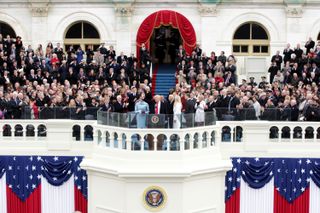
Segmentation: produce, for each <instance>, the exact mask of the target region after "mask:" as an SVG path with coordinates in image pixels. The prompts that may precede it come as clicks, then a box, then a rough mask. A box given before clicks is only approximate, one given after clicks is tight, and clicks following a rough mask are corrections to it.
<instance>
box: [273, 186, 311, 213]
mask: <svg viewBox="0 0 320 213" xmlns="http://www.w3.org/2000/svg"><path fill="white" fill-rule="evenodd" d="M309 196H310V194H309V187H307V189H306V191H304V192H303V193H302V195H300V196H299V197H298V198H297V199H296V200H294V201H293V202H292V203H289V202H288V201H286V199H285V198H284V197H283V196H282V195H281V194H280V193H279V192H278V191H277V190H276V189H274V204H273V205H274V211H273V212H274V213H308V212H309Z"/></svg>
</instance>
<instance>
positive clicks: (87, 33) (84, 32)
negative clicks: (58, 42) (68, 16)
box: [64, 21, 101, 51]
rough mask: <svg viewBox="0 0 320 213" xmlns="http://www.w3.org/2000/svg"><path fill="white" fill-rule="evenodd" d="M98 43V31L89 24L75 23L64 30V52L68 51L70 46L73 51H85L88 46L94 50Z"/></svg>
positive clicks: (83, 22) (84, 22)
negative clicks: (79, 48) (79, 49)
mask: <svg viewBox="0 0 320 213" xmlns="http://www.w3.org/2000/svg"><path fill="white" fill-rule="evenodd" d="M100 43H101V42H100V34H99V32H98V30H97V29H96V28H95V26H93V25H92V24H91V23H89V22H86V21H78V22H75V23H73V24H72V25H71V26H70V27H69V28H68V29H67V30H66V33H65V38H64V44H65V50H68V49H69V47H70V46H71V45H72V46H73V48H74V49H75V50H77V49H78V47H81V48H82V50H84V51H85V50H87V49H88V47H89V46H92V47H93V50H96V49H97V48H98V47H99V45H100Z"/></svg>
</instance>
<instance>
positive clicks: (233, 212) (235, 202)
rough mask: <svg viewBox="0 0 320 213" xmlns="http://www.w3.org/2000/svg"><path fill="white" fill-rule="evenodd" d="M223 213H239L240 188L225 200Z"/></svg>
mask: <svg viewBox="0 0 320 213" xmlns="http://www.w3.org/2000/svg"><path fill="white" fill-rule="evenodd" d="M225 207H226V209H225V213H239V212H240V188H238V189H237V190H236V191H235V192H234V193H233V194H232V196H231V197H230V198H229V199H228V200H227V201H226V204H225Z"/></svg>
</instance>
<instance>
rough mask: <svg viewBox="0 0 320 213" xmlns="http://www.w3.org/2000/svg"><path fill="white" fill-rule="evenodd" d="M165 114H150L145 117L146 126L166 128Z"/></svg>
mask: <svg viewBox="0 0 320 213" xmlns="http://www.w3.org/2000/svg"><path fill="white" fill-rule="evenodd" d="M166 116H167V115H165V114H157V115H156V114H152V115H148V117H147V126H148V128H154V129H155V128H161V129H163V128H166V127H167V118H166Z"/></svg>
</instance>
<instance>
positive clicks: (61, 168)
mask: <svg viewBox="0 0 320 213" xmlns="http://www.w3.org/2000/svg"><path fill="white" fill-rule="evenodd" d="M82 159H83V157H80V156H0V212H8V213H11V212H12V213H15V212H17V213H18V212H24V213H29V212H30V213H31V212H32V213H41V212H48V211H49V210H46V208H48V209H51V210H50V212H52V210H53V209H55V208H60V209H57V210H55V211H56V212H61V213H62V212H66V213H67V212H72V211H75V210H80V211H81V212H87V174H86V171H85V170H83V169H81V168H80V163H81V161H82ZM51 186H54V187H51ZM59 189H61V190H62V191H61V193H63V194H64V196H65V195H66V194H70V198H71V197H72V199H73V200H72V201H70V202H69V203H73V204H71V205H68V207H66V208H65V209H63V207H62V205H59V202H65V201H63V200H61V198H59V193H60V192H59ZM50 190H55V192H58V194H57V195H56V196H58V198H57V199H56V200H57V201H56V202H52V201H51V200H47V201H46V199H50V196H44V195H50V194H52V192H50ZM63 190H64V191H63ZM1 194H2V195H4V194H6V195H7V196H1ZM61 197H63V196H62V194H61ZM1 199H2V200H1ZM59 199H60V201H59ZM57 202H58V203H57ZM48 203H49V204H48ZM51 203H52V205H51ZM60 204H62V203H60ZM56 206H58V207H56Z"/></svg>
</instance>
